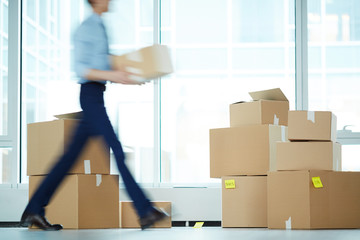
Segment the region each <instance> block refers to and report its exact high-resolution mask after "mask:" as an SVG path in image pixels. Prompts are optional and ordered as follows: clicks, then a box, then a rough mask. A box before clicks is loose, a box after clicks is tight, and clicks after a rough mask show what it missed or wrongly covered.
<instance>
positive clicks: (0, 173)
mask: <svg viewBox="0 0 360 240" xmlns="http://www.w3.org/2000/svg"><path fill="white" fill-rule="evenodd" d="M10 154H11V148H0V184H2V183H10V182H11V177H10V174H11V162H10V159H11V156H10Z"/></svg>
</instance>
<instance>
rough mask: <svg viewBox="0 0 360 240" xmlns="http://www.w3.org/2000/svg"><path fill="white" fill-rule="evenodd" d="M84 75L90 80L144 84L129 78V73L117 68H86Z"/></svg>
mask: <svg viewBox="0 0 360 240" xmlns="http://www.w3.org/2000/svg"><path fill="white" fill-rule="evenodd" d="M84 77H85V78H86V79H88V80H92V81H104V80H108V81H111V82H113V83H121V84H131V85H141V84H144V83H143V82H138V81H136V80H132V79H130V78H129V73H127V72H123V71H119V70H110V71H103V70H97V69H88V70H87V71H86V74H85V76H84Z"/></svg>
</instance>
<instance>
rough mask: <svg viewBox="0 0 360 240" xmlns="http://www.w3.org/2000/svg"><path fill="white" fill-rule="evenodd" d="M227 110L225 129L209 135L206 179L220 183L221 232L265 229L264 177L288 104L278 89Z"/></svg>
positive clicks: (281, 133)
mask: <svg viewBox="0 0 360 240" xmlns="http://www.w3.org/2000/svg"><path fill="white" fill-rule="evenodd" d="M250 95H251V97H252V98H253V101H252V102H238V103H234V104H231V105H230V128H221V129H210V177H212V178H220V177H221V178H222V226H223V227H267V197H266V195H267V187H266V184H267V183H266V181H267V177H266V175H267V172H268V171H269V170H271V169H273V168H274V167H275V166H274V165H273V164H274V163H275V157H276V142H277V141H285V140H286V139H287V127H286V125H287V113H288V110H289V102H288V100H287V98H286V97H285V95H284V94H283V93H282V91H281V90H280V89H278V88H277V89H270V90H265V91H260V92H252V93H250Z"/></svg>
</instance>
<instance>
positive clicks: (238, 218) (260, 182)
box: [222, 176, 267, 227]
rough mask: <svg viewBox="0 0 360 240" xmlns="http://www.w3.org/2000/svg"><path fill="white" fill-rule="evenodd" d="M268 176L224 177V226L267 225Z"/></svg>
mask: <svg viewBox="0 0 360 240" xmlns="http://www.w3.org/2000/svg"><path fill="white" fill-rule="evenodd" d="M266 178H267V177H266V176H226V177H222V227H267V183H266Z"/></svg>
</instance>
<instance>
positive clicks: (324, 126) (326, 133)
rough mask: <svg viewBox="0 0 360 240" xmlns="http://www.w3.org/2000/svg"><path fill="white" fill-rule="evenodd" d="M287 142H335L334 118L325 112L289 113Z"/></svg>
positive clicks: (331, 114)
mask: <svg viewBox="0 0 360 240" xmlns="http://www.w3.org/2000/svg"><path fill="white" fill-rule="evenodd" d="M289 140H290V141H296V140H316V141H333V142H336V116H335V115H334V114H333V113H331V112H326V111H324V112H322V111H316V112H313V111H289Z"/></svg>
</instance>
